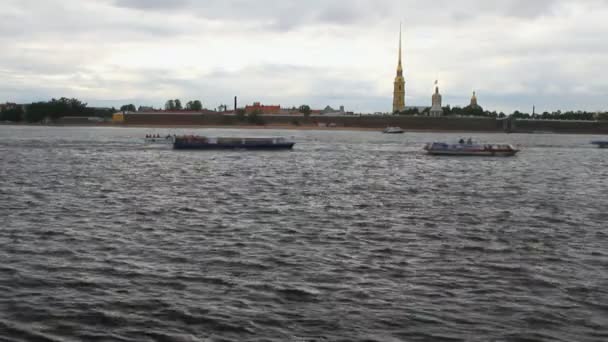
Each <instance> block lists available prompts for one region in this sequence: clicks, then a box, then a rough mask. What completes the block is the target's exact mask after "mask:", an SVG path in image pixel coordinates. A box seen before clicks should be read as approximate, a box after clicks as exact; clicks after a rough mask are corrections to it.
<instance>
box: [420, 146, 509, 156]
mask: <svg viewBox="0 0 608 342" xmlns="http://www.w3.org/2000/svg"><path fill="white" fill-rule="evenodd" d="M424 150H425V151H426V153H427V154H429V155H433V156H463V157H513V156H514V155H516V154H517V153H518V152H519V150H518V149H516V148H514V147H513V146H511V145H508V144H488V145H477V144H446V143H433V144H427V145H426V146H425V147H424Z"/></svg>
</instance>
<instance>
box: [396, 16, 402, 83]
mask: <svg viewBox="0 0 608 342" xmlns="http://www.w3.org/2000/svg"><path fill="white" fill-rule="evenodd" d="M397 74H398V75H399V76H401V75H403V65H402V64H401V23H399V63H398V64H397Z"/></svg>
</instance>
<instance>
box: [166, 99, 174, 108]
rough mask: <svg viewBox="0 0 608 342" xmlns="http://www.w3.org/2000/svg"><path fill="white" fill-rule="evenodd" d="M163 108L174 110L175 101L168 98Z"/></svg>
mask: <svg viewBox="0 0 608 342" xmlns="http://www.w3.org/2000/svg"><path fill="white" fill-rule="evenodd" d="M165 109H166V110H175V101H173V100H168V101H167V102H165Z"/></svg>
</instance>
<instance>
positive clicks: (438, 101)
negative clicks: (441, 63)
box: [393, 27, 483, 117]
mask: <svg viewBox="0 0 608 342" xmlns="http://www.w3.org/2000/svg"><path fill="white" fill-rule="evenodd" d="M401 54H402V51H401V27H399V57H398V60H397V75H396V76H395V80H394V82H393V114H398V113H403V112H404V111H408V110H414V112H415V110H416V109H418V112H419V113H423V112H424V113H427V111H428V115H429V116H431V117H440V116H443V115H444V111H443V107H442V96H441V94H440V93H439V85H438V83H439V81H435V92H434V93H433V95H432V96H431V108H430V110H429V108H428V107H406V106H405V77H404V75H403V64H402V61H401ZM420 108H423V109H420ZM464 109H465V110H467V111H469V112H475V113H476V112H483V108H482V107H481V106H480V105H479V104H478V103H477V94H476V92H473V97H471V102H470V104H469V105H468V106H466V107H464Z"/></svg>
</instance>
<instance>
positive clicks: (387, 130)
mask: <svg viewBox="0 0 608 342" xmlns="http://www.w3.org/2000/svg"><path fill="white" fill-rule="evenodd" d="M382 133H384V134H403V133H405V131H404V130H403V129H401V127H386V128H385V129H384V131H382Z"/></svg>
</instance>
